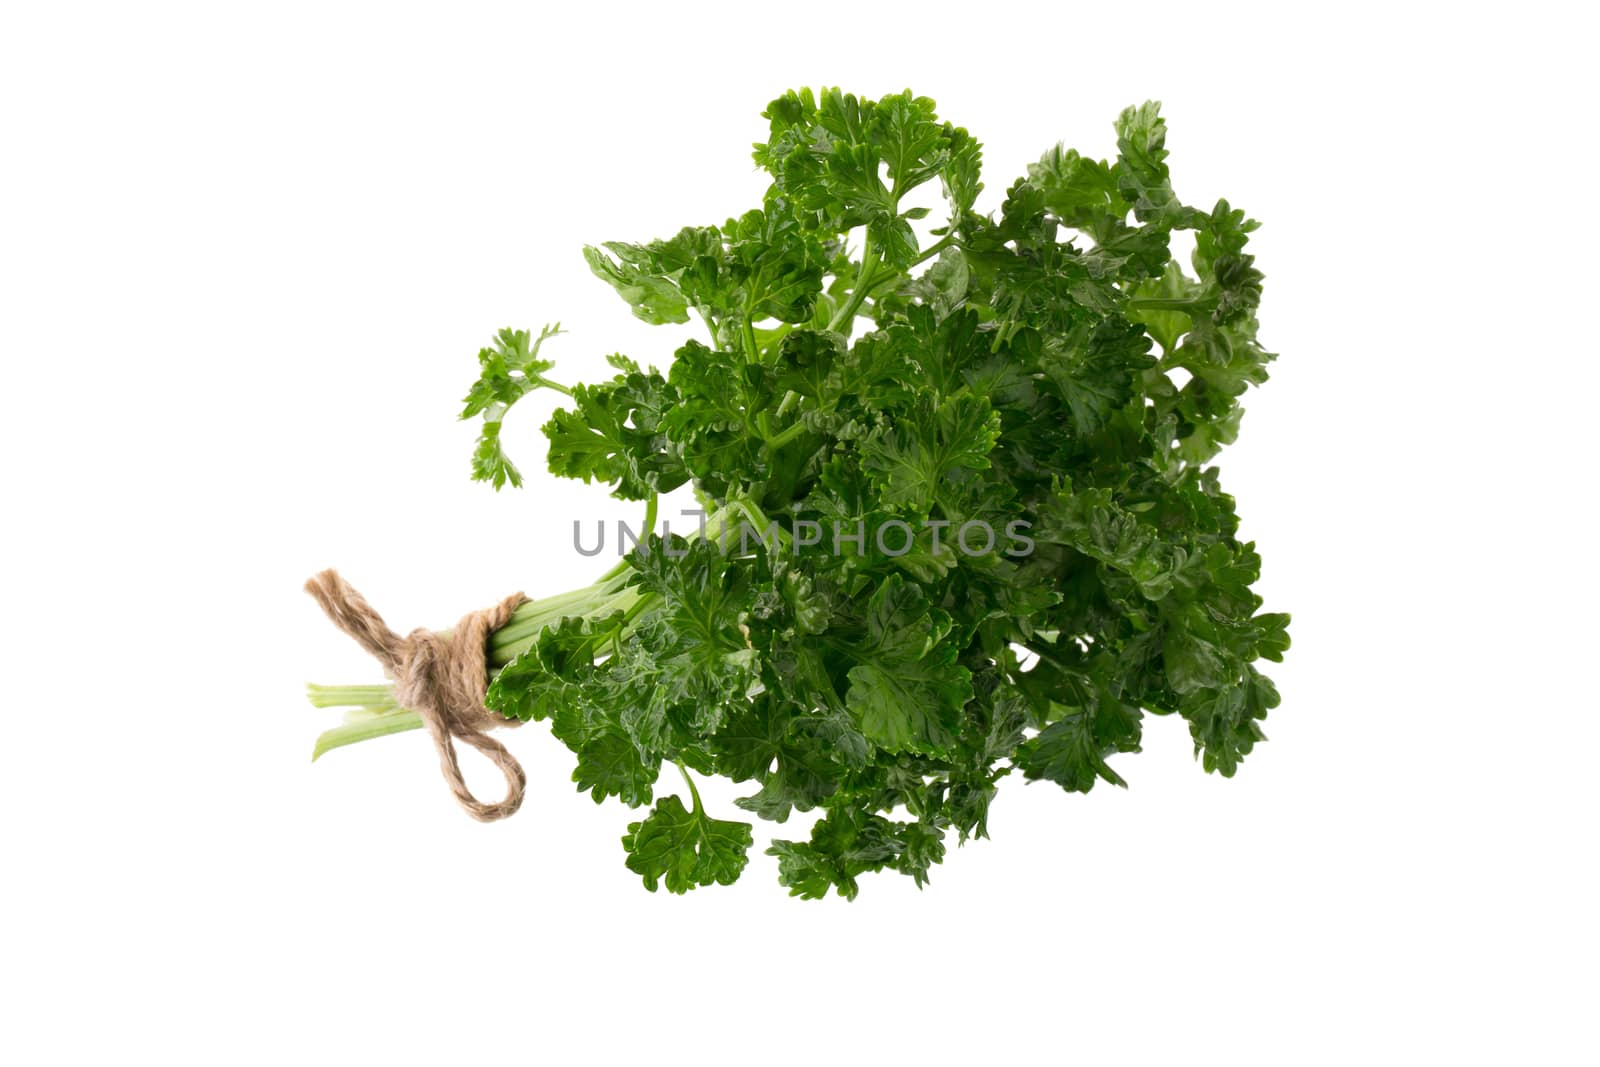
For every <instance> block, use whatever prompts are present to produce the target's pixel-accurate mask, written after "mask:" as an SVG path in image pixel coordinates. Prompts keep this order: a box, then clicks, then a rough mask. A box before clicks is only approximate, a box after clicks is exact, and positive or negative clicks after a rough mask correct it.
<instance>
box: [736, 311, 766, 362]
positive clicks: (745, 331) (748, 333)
mask: <svg viewBox="0 0 1600 1067" xmlns="http://www.w3.org/2000/svg"><path fill="white" fill-rule="evenodd" d="M740 333H741V335H742V336H743V337H744V352H745V358H746V359H747V360H749V361H750V362H751V363H760V362H761V347H760V346H759V345H757V344H756V327H755V323H753V322H751V321H750V314H749V313H748V312H746V313H745V316H744V322H743V323H742V324H741V325H740Z"/></svg>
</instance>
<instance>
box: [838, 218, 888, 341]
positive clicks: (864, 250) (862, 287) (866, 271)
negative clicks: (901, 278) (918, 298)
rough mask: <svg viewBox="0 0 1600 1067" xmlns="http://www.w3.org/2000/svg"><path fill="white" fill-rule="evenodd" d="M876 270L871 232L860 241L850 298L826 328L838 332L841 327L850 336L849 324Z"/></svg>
mask: <svg viewBox="0 0 1600 1067" xmlns="http://www.w3.org/2000/svg"><path fill="white" fill-rule="evenodd" d="M877 270H878V252H877V250H876V249H874V248H873V247H872V232H871V231H870V230H869V231H868V232H867V236H866V237H865V238H864V239H863V240H862V242H861V269H860V270H859V271H858V272H857V273H856V285H855V288H854V289H852V290H850V299H849V300H846V301H845V304H844V307H842V308H840V309H839V311H838V313H837V314H836V315H834V316H833V320H832V321H831V322H829V323H828V330H829V331H830V332H833V333H838V332H839V331H840V330H841V329H843V331H844V335H845V336H846V337H849V336H850V326H851V324H853V323H854V322H855V318H856V312H857V311H859V310H860V308H861V302H862V301H863V300H865V299H866V298H867V291H868V290H869V289H871V288H872V286H873V283H874V279H873V277H872V275H873V274H874V273H876V272H877Z"/></svg>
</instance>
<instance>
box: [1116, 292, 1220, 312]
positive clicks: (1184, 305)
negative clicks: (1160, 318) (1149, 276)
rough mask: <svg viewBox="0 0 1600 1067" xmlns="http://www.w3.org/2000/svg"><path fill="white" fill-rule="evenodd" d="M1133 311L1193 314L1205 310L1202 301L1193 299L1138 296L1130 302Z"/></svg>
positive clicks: (1129, 306) (1130, 308)
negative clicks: (1184, 312)
mask: <svg viewBox="0 0 1600 1067" xmlns="http://www.w3.org/2000/svg"><path fill="white" fill-rule="evenodd" d="M1128 308H1129V310H1131V311H1186V312H1190V313H1193V312H1195V311H1201V310H1204V307H1203V305H1202V304H1201V302H1200V301H1198V300H1195V299H1194V298H1193V297H1167V296H1136V297H1133V298H1131V299H1130V300H1129V301H1128Z"/></svg>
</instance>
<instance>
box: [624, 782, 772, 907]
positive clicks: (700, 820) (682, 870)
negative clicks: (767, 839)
mask: <svg viewBox="0 0 1600 1067" xmlns="http://www.w3.org/2000/svg"><path fill="white" fill-rule="evenodd" d="M751 840H752V838H751V834H750V824H749V823H742V822H725V821H723V820H721V819H713V818H710V817H708V816H707V815H705V814H704V813H703V812H701V811H700V810H699V808H698V806H697V807H696V809H695V810H694V811H687V810H685V809H684V806H683V802H682V801H681V800H679V799H678V798H677V797H675V796H665V797H662V798H661V799H660V800H658V801H657V802H656V806H655V810H653V811H652V812H651V813H650V814H649V816H648V817H646V818H645V819H644V820H643V821H642V822H636V823H629V824H628V832H627V834H626V835H625V836H624V837H623V839H622V847H623V849H624V850H626V852H627V853H628V870H630V871H632V872H634V873H635V874H637V875H640V876H641V877H642V878H643V879H644V887H645V888H646V889H648V890H650V891H651V892H652V893H654V892H655V891H656V888H657V887H658V886H659V885H661V884H662V883H665V884H666V887H667V892H669V893H687V892H688V891H689V890H691V889H693V888H695V887H696V886H705V885H712V884H717V885H732V884H733V882H734V880H735V879H737V878H738V877H739V872H740V871H742V870H744V865H745V863H746V862H748V860H749V856H748V852H749V849H750V843H751Z"/></svg>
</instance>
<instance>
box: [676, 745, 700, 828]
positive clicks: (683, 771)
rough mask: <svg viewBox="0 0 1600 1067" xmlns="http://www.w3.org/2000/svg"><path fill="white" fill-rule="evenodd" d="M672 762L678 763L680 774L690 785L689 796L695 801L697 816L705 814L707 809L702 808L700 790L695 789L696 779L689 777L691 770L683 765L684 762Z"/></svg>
mask: <svg viewBox="0 0 1600 1067" xmlns="http://www.w3.org/2000/svg"><path fill="white" fill-rule="evenodd" d="M672 762H673V763H676V764H677V765H678V773H679V774H681V775H683V780H684V781H685V782H686V783H688V786H689V796H690V797H691V798H693V800H694V811H695V814H696V815H702V814H704V813H705V809H704V808H702V807H701V806H700V790H698V789H696V788H695V787H694V779H693V778H690V777H689V768H687V767H685V766H684V765H683V760H681V759H678V760H673V761H672Z"/></svg>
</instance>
